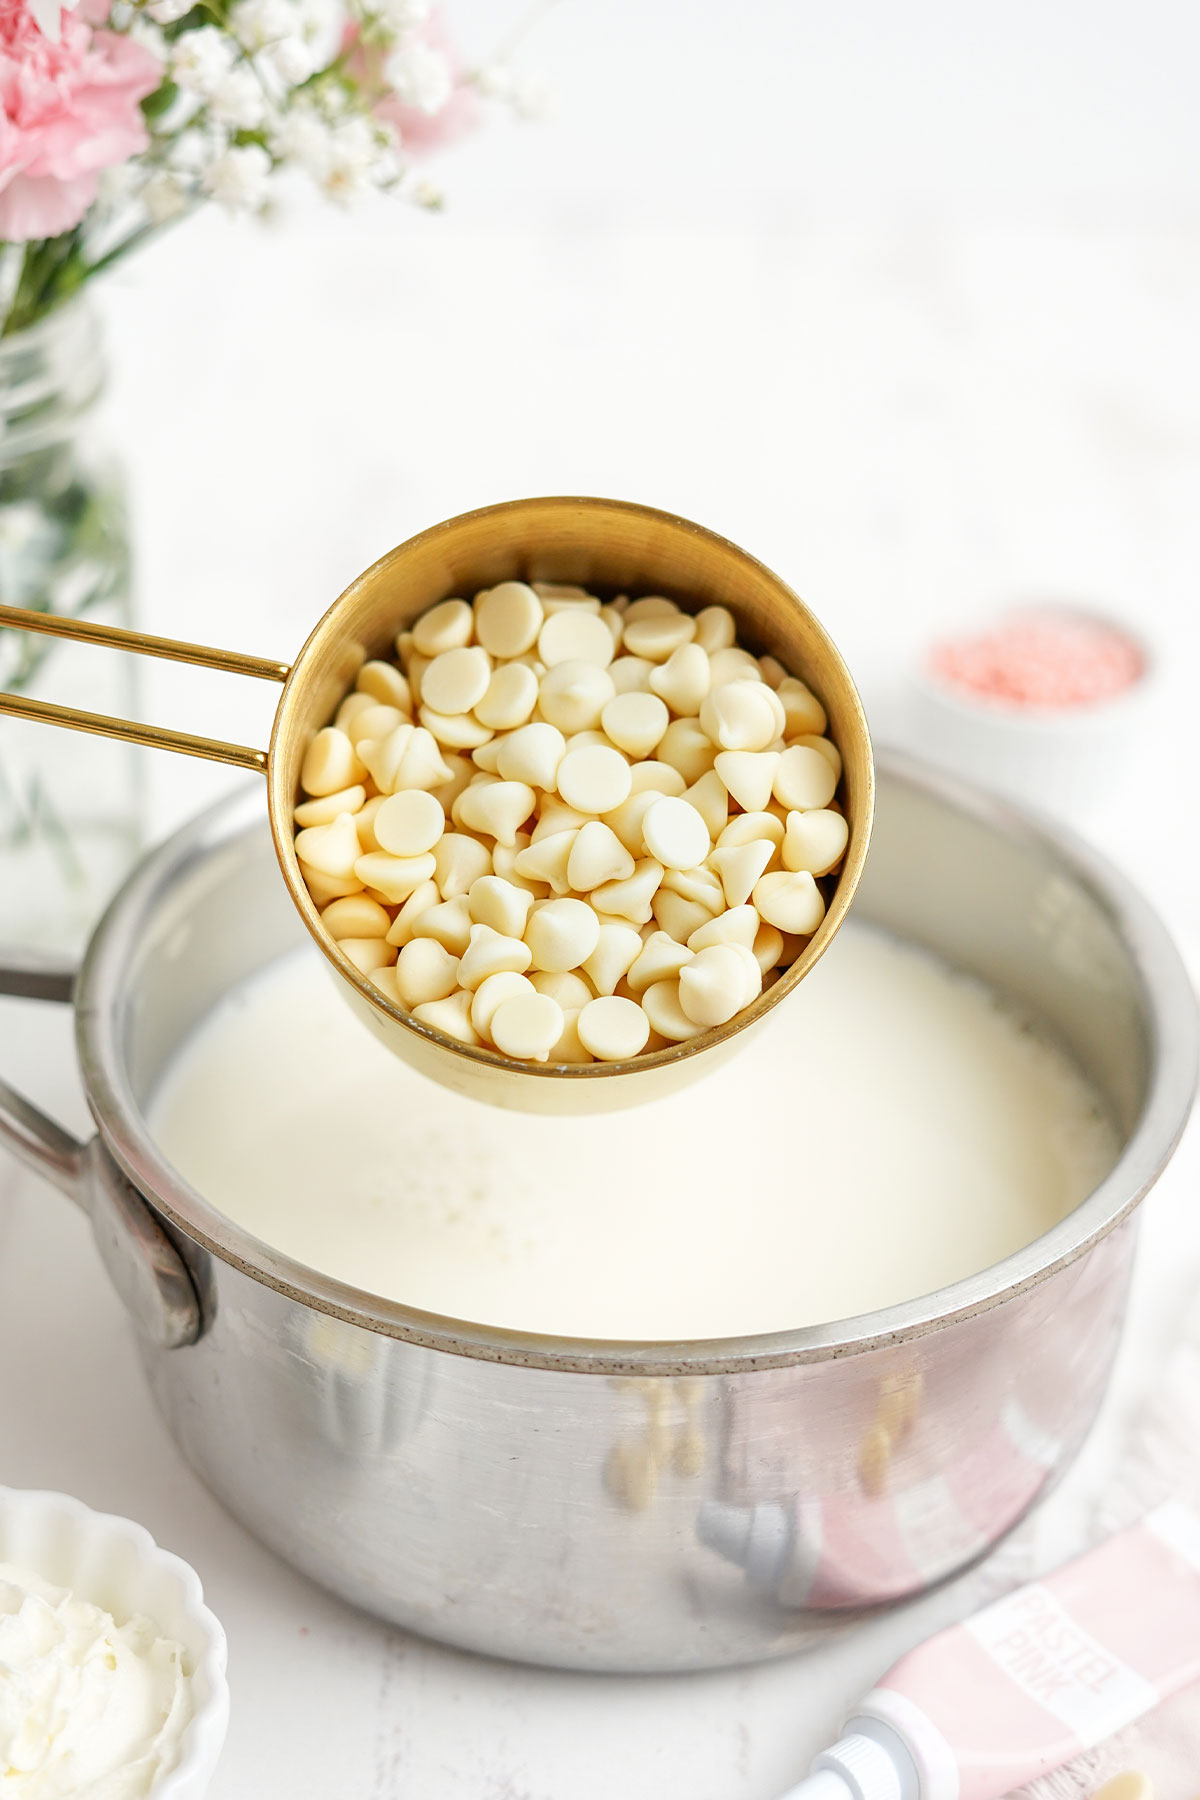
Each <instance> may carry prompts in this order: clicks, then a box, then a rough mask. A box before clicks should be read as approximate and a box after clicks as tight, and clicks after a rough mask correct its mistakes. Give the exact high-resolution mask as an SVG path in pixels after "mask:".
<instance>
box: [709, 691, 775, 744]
mask: <svg viewBox="0 0 1200 1800" xmlns="http://www.w3.org/2000/svg"><path fill="white" fill-rule="evenodd" d="M700 724H701V725H702V727H703V728H704V730H705V731H706V732H707V734H708V736H709V737H710V738H711V739H712V741H713V743H714V744H715V745H716V747H717V749H718V750H765V749H766V748H767V746H768V744H771V743H773V742H774V740H775V738H776V737H777V736H778V734H779V732H780V730H781V729H782V709H780V708H779V706H778V702H777V701H775V699H774V696H773V694H772V692H771V690H770V688H769V687H765V686H764V685H763V683H762V682H761V681H727V682H726V683H725V684H724V686H723V687H718V688H714V689H713V690H712V692H711V693H710V694H708V695H707V696H706V698H705V700H704V703H703V705H702V706H701V708H700Z"/></svg>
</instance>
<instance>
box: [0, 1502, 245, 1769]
mask: <svg viewBox="0 0 1200 1800" xmlns="http://www.w3.org/2000/svg"><path fill="white" fill-rule="evenodd" d="M0 1562H9V1563H14V1564H16V1565H17V1566H18V1567H20V1568H23V1569H28V1570H30V1571H31V1572H32V1573H34V1574H37V1575H40V1576H41V1577H42V1579H43V1580H45V1581H48V1582H51V1583H53V1584H54V1585H55V1586H56V1587H63V1588H69V1589H70V1590H71V1592H72V1593H74V1594H75V1595H77V1596H78V1597H79V1598H80V1599H81V1600H88V1601H91V1602H92V1604H93V1605H95V1606H100V1607H103V1608H104V1610H105V1611H106V1612H108V1613H111V1614H112V1616H113V1617H114V1618H115V1619H116V1620H117V1622H118V1623H121V1622H123V1621H124V1620H125V1619H128V1618H129V1617H130V1615H131V1614H133V1613H144V1614H145V1615H146V1616H147V1618H149V1619H152V1620H153V1621H154V1623H155V1625H156V1626H157V1627H158V1629H159V1631H160V1632H161V1633H162V1635H163V1636H164V1637H167V1638H174V1639H175V1640H176V1641H177V1642H178V1643H180V1644H182V1645H183V1649H184V1653H185V1656H186V1672H187V1675H188V1679H189V1684H190V1688H191V1699H192V1716H191V1718H190V1720H189V1721H188V1724H187V1726H186V1727H185V1729H184V1732H183V1738H182V1742H181V1745H180V1753H179V1760H178V1762H177V1763H176V1765H175V1767H174V1768H173V1769H171V1770H169V1771H168V1772H167V1773H166V1774H165V1775H163V1776H161V1777H160V1779H159V1780H158V1781H157V1782H156V1783H155V1785H154V1787H153V1789H152V1790H151V1800H200V1797H201V1795H203V1794H204V1793H205V1792H206V1791H207V1789H208V1785H209V1782H210V1780H211V1778H212V1774H213V1770H214V1769H215V1768H216V1765H217V1759H218V1758H219V1756H220V1754H221V1748H222V1746H223V1744H224V1742H225V1732H226V1729H227V1727H228V1724H229V1686H228V1683H227V1681H226V1679H225V1664H226V1643H225V1633H224V1631H223V1629H222V1627H221V1625H220V1622H219V1621H218V1619H217V1618H216V1617H215V1615H214V1614H213V1613H212V1612H211V1611H210V1610H209V1608H208V1607H207V1606H206V1605H205V1604H204V1591H203V1589H202V1587H201V1585H200V1577H199V1576H198V1575H197V1574H196V1571H195V1570H194V1569H193V1568H191V1567H190V1565H189V1564H188V1563H185V1562H184V1561H183V1560H182V1558H181V1557H178V1556H173V1555H172V1554H171V1553H170V1552H169V1551H167V1550H162V1549H160V1548H159V1546H158V1545H157V1544H156V1543H155V1541H154V1539H153V1538H152V1537H151V1536H150V1533H149V1532H148V1531H147V1530H146V1529H145V1528H144V1526H141V1525H136V1524H134V1522H133V1520H132V1519H123V1518H120V1517H118V1516H117V1515H116V1514H114V1513H100V1512H93V1510H92V1508H91V1507H90V1506H85V1505H84V1504H83V1502H82V1501H81V1500H76V1499H73V1498H72V1496H71V1495H69V1494H55V1493H49V1492H40V1491H36V1490H31V1489H18V1488H6V1487H0Z"/></svg>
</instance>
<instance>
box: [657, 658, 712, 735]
mask: <svg viewBox="0 0 1200 1800" xmlns="http://www.w3.org/2000/svg"><path fill="white" fill-rule="evenodd" d="M711 683H712V670H711V669H710V667H709V662H708V657H707V656H706V655H705V654H704V651H703V650H702V649H701V648H700V645H699V644H680V646H679V648H678V650H674V651H672V653H671V655H670V656H669V657H668V658H667V660H666V662H665V663H661V664H659V666H658V667H657V668H654V667H653V666H652V668H651V674H650V688H651V691H652V692H653V693H655V694H658V695H659V696H660V697H661V698H662V699H663V700H665V701H666V703H667V705H668V706H669V707H670V708H671V711H672V712H673V713H678V714H679V715H680V717H689V718H694V717H695V715H696V714H697V713H698V712H699V711H700V708H701V706H702V705H703V703H704V700H705V697H706V695H707V693H708V690H709V687H710V685H711Z"/></svg>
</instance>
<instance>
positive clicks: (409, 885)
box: [354, 850, 435, 906]
mask: <svg viewBox="0 0 1200 1800" xmlns="http://www.w3.org/2000/svg"><path fill="white" fill-rule="evenodd" d="M434 866H435V865H434V860H433V857H432V856H431V855H429V854H426V855H424V856H389V855H388V854H387V852H386V851H385V850H369V851H368V852H367V854H366V855H365V856H360V857H359V859H358V861H357V862H356V863H355V865H354V873H355V874H356V875H357V876H358V879H359V880H360V881H361V882H362V884H363V886H364V887H367V888H372V889H373V890H374V892H375V893H377V894H382V896H383V898H384V899H385V900H386V901H387V902H388V904H389V905H390V906H398V905H399V904H400V902H401V901H402V900H407V899H408V897H409V895H410V894H411V893H412V892H413V890H414V888H419V887H420V886H421V883H422V882H423V881H428V880H429V878H430V876H431V875H432V874H433V871H434Z"/></svg>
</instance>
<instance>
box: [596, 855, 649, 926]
mask: <svg viewBox="0 0 1200 1800" xmlns="http://www.w3.org/2000/svg"><path fill="white" fill-rule="evenodd" d="M663 873H664V871H663V866H662V864H661V863H660V862H656V861H655V859H654V858H653V857H652V856H647V857H643V858H642V860H641V861H640V862H637V863H635V864H634V869H633V874H632V875H630V876H629V878H628V879H627V880H626V881H606V882H605V883H604V886H603V887H598V888H594V889H593V890H592V905H593V906H594V907H595V908H596V910H597V911H598V912H602V913H616V914H618V916H619V917H621V918H622V919H628V920H629V921H630V922H631V923H632V924H634V925H645V924H646V922H647V920H648V919H649V918H650V914H651V909H652V903H653V900H654V896H655V894H656V893H657V892H658V889H659V887H660V885H661V883H662V878H663Z"/></svg>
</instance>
